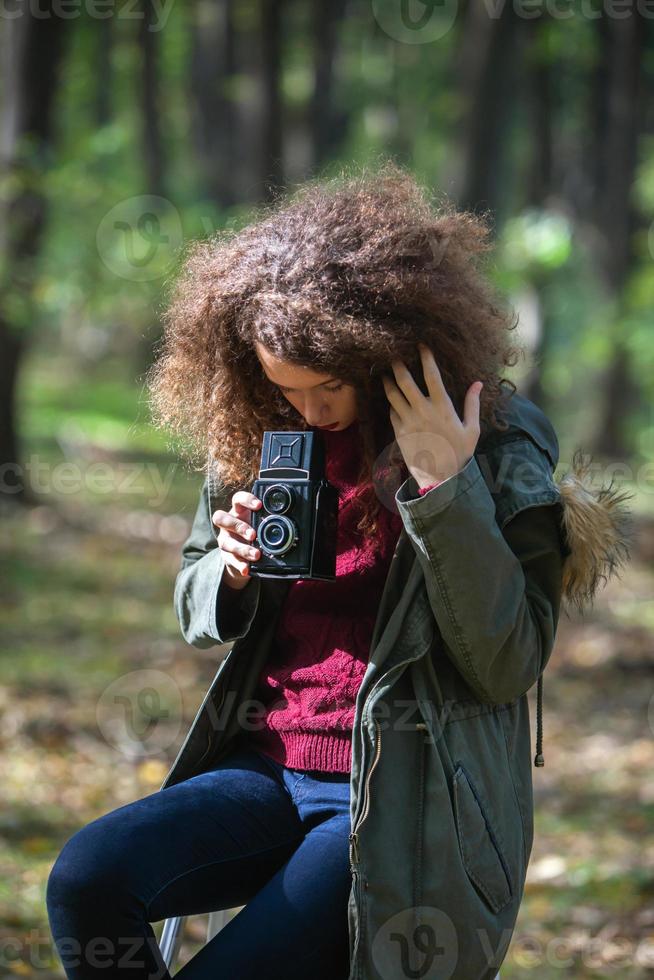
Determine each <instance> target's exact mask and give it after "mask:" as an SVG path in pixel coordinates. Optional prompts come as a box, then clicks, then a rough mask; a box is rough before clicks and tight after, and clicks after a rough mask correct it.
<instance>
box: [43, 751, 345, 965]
mask: <svg viewBox="0 0 654 980" xmlns="http://www.w3.org/2000/svg"><path fill="white" fill-rule="evenodd" d="M349 832H350V775H349V773H321V772H314V771H303V770H299V769H289V768H287V767H286V766H283V765H280V764H279V763H277V762H275V761H274V760H273V759H270V758H269V757H268V756H265V755H263V754H262V753H259V752H258V751H256V750H255V749H254V748H251V747H249V746H248V745H247V744H245V745H243V744H240V745H237V746H236V748H235V750H233V751H232V752H231V753H230V754H228V756H227V757H225V758H224V759H222V760H221V761H220V762H219V763H217V764H216V766H215V767H214V768H213V769H211V770H208V771H207V772H203V773H200V774H199V775H197V776H193V777H191V778H190V779H186V780H184V781H183V782H181V783H178V784H177V785H174V786H169V787H168V788H166V789H163V790H158V791H157V792H156V793H152V794H151V795H150V796H146V797H144V798H143V799H140V800H136V801H135V802H133V803H128V804H126V805H125V806H121V807H118V809H116V810H112V811H111V812H110V813H107V814H105V815H104V816H101V817H98V818H97V819H96V820H93V821H92V822H91V823H89V824H87V825H86V826H84V827H82V828H81V830H79V831H77V833H75V834H74V835H73V836H72V837H71V838H70V839H69V840H68V841H67V842H66V844H65V845H64V847H63V849H62V851H61V853H60V854H59V856H58V858H57V860H56V861H55V863H54V865H53V867H52V870H51V872H50V875H49V877H48V883H47V893H46V901H47V909H48V917H49V921H50V928H51V931H52V935H53V938H54V940H55V944H56V948H57V951H58V955H59V956H60V958H61V960H62V963H63V966H64V970H65V972H66V976H67V977H68V978H69V980H91V978H98V977H102V978H104V980H108V978H114V977H117V978H118V980H120V977H122V976H125V977H129V978H130V980H136V978H139V980H141V978H143V980H145V978H148V980H169V978H170V974H169V973H168V971H167V970H166V967H165V965H164V963H163V960H162V958H161V953H160V951H159V946H158V943H157V940H156V937H155V935H154V931H153V929H152V927H151V926H150V923H151V922H159V921H160V920H162V919H167V918H172V917H174V916H183V915H195V914H199V913H202V912H211V911H217V910H219V909H226V908H234V907H236V906H240V905H244V906H245V907H244V908H243V909H241V911H240V912H238V913H237V914H236V916H235V917H234V918H233V919H231V920H230V921H229V922H228V923H227V925H226V926H224V928H222V929H221V930H220V932H218V933H217V935H216V936H214V938H213V939H212V940H211V941H210V942H209V943H207V944H206V945H205V946H204V947H203V948H202V949H200V950H199V952H198V953H197V954H196V955H195V956H194V957H193V958H192V959H191V960H190V961H189V962H188V963H187V964H186V965H185V966H184V967H183V968H182V969H181V970H178V972H177V973H176V974H175V976H176V977H179V978H180V980H200V978H202V980H218V978H223V977H224V978H226V980H250V978H252V980H254V978H255V977H256V978H257V980H274V978H280V980H281V978H284V980H294V978H298V980H299V978H302V980H306V978H307V977H311V978H312V980H319V978H323V977H324V978H325V980H327V978H328V980H347V976H348V972H349V937H348V922H347V900H348V895H349V892H350V885H351V874H350V864H349V849H348V834H349Z"/></svg>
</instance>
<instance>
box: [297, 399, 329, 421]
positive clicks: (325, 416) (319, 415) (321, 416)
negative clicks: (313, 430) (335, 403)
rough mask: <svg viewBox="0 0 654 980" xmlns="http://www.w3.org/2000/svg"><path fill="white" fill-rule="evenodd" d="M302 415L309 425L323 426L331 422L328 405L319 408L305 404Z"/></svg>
mask: <svg viewBox="0 0 654 980" xmlns="http://www.w3.org/2000/svg"><path fill="white" fill-rule="evenodd" d="M302 414H303V415H304V417H305V419H306V421H307V425H322V424H323V423H324V422H329V413H328V407H327V405H322V406H318V405H313V404H311V403H307V402H305V405H304V410H303V412H302Z"/></svg>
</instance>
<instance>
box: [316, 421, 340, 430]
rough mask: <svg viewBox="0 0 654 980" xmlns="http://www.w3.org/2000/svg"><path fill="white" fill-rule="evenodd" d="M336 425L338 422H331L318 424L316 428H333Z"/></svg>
mask: <svg viewBox="0 0 654 980" xmlns="http://www.w3.org/2000/svg"><path fill="white" fill-rule="evenodd" d="M337 425H338V422H332V423H331V425H319V426H318V428H319V429H335V428H336V426H337Z"/></svg>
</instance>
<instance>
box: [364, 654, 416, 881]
mask: <svg viewBox="0 0 654 980" xmlns="http://www.w3.org/2000/svg"><path fill="white" fill-rule="evenodd" d="M420 656H422V654H420V655H419V656H417V657H410V658H409V659H408V660H404V661H402V663H399V664H395V666H394V667H391V669H390V670H389V671H387V673H386V674H384V675H383V676H382V677H381V678H380V679H379V680H378V681H377V683H376V684H375V685H374V686H373V689H372V691H371V692H370V694H369V695H368V696H369V697H370V698H372V696H373V694H374V692H375V690H376V688H377V687H378V686H379V685H380V684H381V683H382V681H386V682H388V678H389V676H390V675H391V674H392V673H394V672H395V671H396V670H399V669H400V668H402V667H406V666H407V664H409V663H412V662H413V661H415V660H419V659H420ZM373 721H374V723H375V753H374V756H373V759H372V762H371V763H370V768H369V769H368V774H367V776H366V783H365V787H364V800H363V808H362V810H361V813H360V814H359V818H358V820H357V822H356V824H355V825H354V827H353V828H352V832H351V833H350V835H349V840H350V864H352V865H354V864H358V863H359V833H358V831H359V828H360V827H361V824H362V823H363V821H364V820H365V819H366V817H367V816H368V810H369V809H370V777H371V776H372V773H373V770H374V768H375V766H376V765H377V763H378V761H379V755H380V751H381V728H380V726H379V721H378V719H377V718H375V717H374V715H373ZM353 873H354V874H357V873H358V872H356V871H354V869H353Z"/></svg>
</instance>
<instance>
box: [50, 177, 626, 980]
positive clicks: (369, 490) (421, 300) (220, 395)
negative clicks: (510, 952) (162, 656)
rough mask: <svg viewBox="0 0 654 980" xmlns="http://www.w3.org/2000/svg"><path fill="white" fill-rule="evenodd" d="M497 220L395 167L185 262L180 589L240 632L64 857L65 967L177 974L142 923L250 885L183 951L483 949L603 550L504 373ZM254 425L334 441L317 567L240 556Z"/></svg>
mask: <svg viewBox="0 0 654 980" xmlns="http://www.w3.org/2000/svg"><path fill="white" fill-rule="evenodd" d="M488 239H489V235H488V227H487V225H486V224H485V222H484V221H483V220H482V219H481V218H478V217H476V216H474V215H472V214H468V213H460V212H456V211H455V210H454V209H453V208H451V207H449V206H447V205H440V206H438V207H437V206H436V205H435V204H434V203H433V202H432V201H431V200H430V199H429V197H428V195H427V194H426V192H425V191H424V190H423V189H422V188H420V187H419V186H418V184H417V183H416V182H415V180H414V179H413V178H412V177H411V176H410V175H409V174H407V173H405V172H404V171H403V170H401V169H400V168H399V167H397V166H396V165H394V164H386V165H384V166H382V167H381V168H380V169H378V170H376V171H375V172H374V173H368V174H366V173H363V174H361V175H359V176H355V177H345V178H343V177H342V178H337V179H333V180H332V181H328V182H319V181H314V182H310V183H308V184H306V185H304V186H303V187H302V188H300V190H298V191H296V192H295V193H294V194H293V195H290V196H289V197H287V198H286V199H284V200H281V201H278V202H277V203H276V204H274V205H269V206H267V207H264V208H263V209H262V211H261V213H260V215H259V216H258V217H257V219H256V220H255V221H253V222H252V223H251V224H250V225H248V226H247V227H246V228H244V229H242V230H241V231H240V232H238V233H233V232H232V233H229V234H228V233H223V234H222V235H218V236H216V237H215V238H214V239H212V240H210V241H206V242H199V243H195V244H194V245H193V246H192V247H191V249H190V252H189V254H188V255H187V256H186V257H185V262H184V264H183V267H182V271H181V273H180V275H179V276H178V277H177V279H176V282H175V290H174V293H173V295H172V298H171V301H170V304H169V306H168V308H167V310H166V312H165V326H166V329H165V334H164V339H163V348H162V351H161V356H160V357H159V359H158V361H157V363H156V365H155V366H154V368H153V371H152V374H151V377H150V379H149V381H150V389H151V392H152V395H153V402H154V405H155V410H156V418H157V420H158V421H159V422H160V423H161V424H162V425H166V426H169V427H170V428H171V430H173V431H174V432H176V434H178V435H181V436H182V437H183V438H184V440H185V445H186V446H187V447H189V448H190V454H189V457H190V458H192V459H194V460H196V462H197V463H199V464H201V465H202V467H203V468H204V470H205V475H206V480H205V483H204V486H203V488H202V492H201V495H200V502H199V505H198V510H197V513H196V517H195V520H194V523H193V528H192V530H191V534H190V536H189V538H188V540H187V541H186V543H185V544H184V546H183V549H182V566H181V568H180V572H179V575H178V577H177V581H176V583H175V608H176V612H177V615H178V618H179V621H180V625H181V628H182V633H183V635H184V637H185V638H186V640H187V641H188V642H189V643H191V644H193V645H194V646H196V647H199V648H207V647H210V646H212V645H215V644H218V643H226V642H231V641H235V642H234V644H233V646H232V648H231V650H230V652H229V654H228V656H227V657H226V658H225V659H224V660H223V662H222V664H221V666H220V668H219V670H218V673H217V675H216V678H215V679H214V682H213V684H212V686H211V688H210V690H209V692H208V694H207V696H206V698H205V699H204V701H203V705H202V707H201V709H200V711H199V712H198V716H197V717H196V719H195V721H194V723H193V726H192V729H191V731H190V732H189V735H188V736H187V739H186V741H185V743H184V745H183V746H182V749H181V750H180V753H179V755H178V758H177V760H176V761H175V764H174V766H173V768H172V770H171V772H170V774H169V776H168V778H167V780H166V782H165V783H164V786H163V787H162V789H161V790H160V791H159V792H157V793H153V794H151V795H149V796H147V797H145V798H144V799H142V800H137V801H135V802H133V803H131V804H128V805H127V806H123V807H120V808H119V809H117V810H115V811H113V812H111V813H108V814H106V815H104V816H102V817H100V818H99V819H98V820H95V821H93V822H92V823H91V824H89V825H87V826H86V827H83V828H82V829H81V830H80V831H78V832H77V833H76V834H75V835H73V837H72V838H71V839H70V840H69V841H68V842H67V843H66V845H65V847H64V848H63V850H62V852H61V854H60V855H59V858H58V860H57V862H56V863H55V866H54V868H53V869H52V872H51V874H50V878H49V881H48V893H47V898H48V912H49V916H50V923H51V928H52V931H53V935H54V937H55V939H56V942H57V945H58V949H59V952H60V955H61V957H62V961H63V963H64V967H65V970H66V973H67V976H68V977H70V978H76V980H81V978H91V977H100V976H107V975H108V974H107V964H108V963H110V964H114V966H115V968H119V970H120V972H119V973H117V972H115V969H110V971H109V975H111V976H121V977H122V976H124V975H125V976H130V977H132V976H133V977H143V978H145V977H149V978H154V977H164V978H165V977H168V976H169V974H168V971H167V965H169V964H165V963H164V962H163V960H162V956H161V953H160V951H159V947H158V945H157V942H156V940H155V936H154V932H153V930H152V927H151V923H152V922H157V921H160V920H162V919H167V918H171V917H179V916H185V915H190V914H195V913H201V912H209V911H215V910H218V909H227V908H234V907H237V906H241V905H242V906H244V907H243V908H242V909H241V911H240V912H239V913H238V914H237V915H236V916H235V917H234V918H233V919H231V920H230V921H229V922H228V924H227V925H226V926H225V927H224V928H223V929H222V930H221V931H220V932H219V933H218V934H217V935H216V936H215V937H214V938H213V939H212V940H211V941H210V942H209V943H208V944H207V945H206V946H205V947H204V948H203V949H202V950H201V951H200V952H199V953H198V954H197V955H196V956H195V957H194V958H193V959H192V960H191V961H190V962H189V963H188V964H186V965H185V966H184V967H183V968H182V970H181V971H179V973H178V974H177V976H179V977H182V978H183V980H195V978H209V977H217V976H224V977H230V978H232V977H234V978H236V977H238V978H239V980H249V978H254V977H257V978H259V977H261V976H266V977H267V978H269V980H270V978H280V980H281V978H284V980H292V978H303V980H304V978H306V977H311V978H313V980H319V978H323V977H324V978H329V980H346V978H351V980H354V978H362V980H372V978H373V977H375V978H377V977H379V976H381V977H388V978H395V977H400V976H439V977H441V976H442V977H449V976H456V977H465V978H466V980H477V978H479V980H482V978H491V977H494V976H495V974H496V973H497V970H498V967H499V965H500V963H501V962H502V958H503V956H504V955H505V953H506V949H507V947H508V941H509V939H510V935H511V931H512V928H513V925H514V923H515V920H516V917H517V913H518V908H519V904H520V898H521V895H522V889H523V886H524V878H525V874H526V867H527V863H528V859H529V852H530V849H531V842H532V834H533V825H532V810H531V808H532V799H531V771H530V742H529V720H528V718H529V715H528V708H527V704H526V692H527V690H528V689H529V688H530V687H531V686H532V685H533V683H535V682H536V681H537V680H538V682H539V708H540V691H541V689H540V680H541V673H542V670H543V668H544V666H545V665H546V663H547V660H548V658H549V655H550V652H551V650H552V646H553V643H554V638H555V633H556V626H557V621H558V615H559V604H560V600H561V595H562V593H563V592H565V591H566V590H567V594H568V598H571V599H574V598H577V599H579V598H580V597H582V596H583V595H584V591H586V592H590V591H592V588H594V584H593V583H594V581H595V579H594V578H593V575H595V576H596V574H597V571H598V568H601V567H604V566H601V565H598V563H597V561H594V560H593V555H591V557H590V558H588V553H587V552H586V553H585V555H586V564H585V565H584V564H583V563H582V564H579V563H577V564H575V554H574V544H575V540H576V539H575V536H574V533H573V532H574V527H573V526H572V522H571V521H570V520H568V519H567V518H566V514H565V504H566V503H569V504H570V513H572V512H573V510H572V502H573V501H574V500H575V499H577V500H580V499H581V498H582V496H583V495H581V494H578V495H577V498H575V494H574V489H575V486H576V484H575V482H574V479H575V478H572V482H571V483H570V485H569V486H566V487H562V486H557V485H556V484H554V482H553V480H552V470H553V468H554V467H555V466H556V462H557V459H558V446H557V442H556V436H555V434H554V431H553V429H552V427H551V425H550V423H549V422H548V420H547V419H546V418H545V416H544V415H543V414H542V413H541V412H540V411H539V410H538V409H537V408H536V406H534V405H533V404H532V403H530V402H528V401H527V400H526V399H524V398H521V397H520V396H519V395H518V394H517V393H515V389H514V386H512V385H507V383H506V382H505V381H504V380H503V379H502V371H503V370H504V368H505V367H506V366H507V365H510V364H512V363H515V358H516V357H517V354H518V352H519V349H518V348H516V347H513V346H512V344H511V343H510V336H509V333H510V330H511V329H512V326H513V323H512V319H511V317H510V316H509V314H508V313H507V312H505V311H504V310H503V309H502V308H501V304H500V303H499V302H498V300H497V299H496V297H495V296H494V294H493V291H492V289H491V287H490V285H489V283H488V281H487V280H486V279H485V278H484V276H483V274H482V271H481V270H480V269H479V268H478V267H477V262H476V260H477V258H478V256H480V255H481V254H482V253H483V252H484V251H485V250H487V249H488V247H489V240H488ZM482 386H483V393H482ZM511 389H513V391H511ZM266 430H302V431H307V430H313V431H319V432H320V434H321V437H322V439H323V440H324V444H325V448H326V470H327V473H326V475H327V479H328V480H329V481H330V483H332V484H333V485H334V486H336V487H337V489H338V492H339V505H338V506H339V510H338V535H337V548H336V550H337V563H336V580H335V581H319V580H311V579H305V580H302V579H298V580H293V581H283V580H282V581H274V580H271V579H267V578H261V577H258V576H253V575H250V564H251V562H252V561H254V560H255V559H257V558H258V557H260V554H261V552H260V549H259V546H258V542H257V540H255V536H254V532H253V530H252V527H251V514H252V511H253V510H256V509H259V508H260V507H261V500H260V499H258V498H257V497H256V496H255V495H254V494H253V493H252V492H251V491H250V487H251V486H252V483H253V481H254V480H255V479H256V477H257V476H258V467H259V462H260V453H261V443H262V436H263V433H264V432H265V431H266ZM482 447H483V453H482V451H481V450H482ZM521 467H522V469H521ZM586 499H590V498H586ZM225 507H228V509H225ZM574 512H575V513H576V514H579V513H580V511H579V509H577V510H576V511H574ZM604 514H605V516H606V517H607V520H606V522H605V525H604V527H605V537H604V539H603V540H602V542H600V544H601V546H602V547H599V545H598V547H597V548H596V550H595V555H599V554H603V555H604V556H606V554H607V553H609V554H611V555H612V556H613V557H615V555H616V553H617V552H616V549H618V546H619V544H620V540H621V539H620V534H619V531H620V527H619V523H618V521H617V518H616V516H615V515H617V514H618V509H617V508H616V509H615V510H614V512H612V513H609V507H608V506H607V505H606V504H605V511H604ZM611 518H613V523H611ZM566 530H567V531H568V532H570V533H566ZM607 547H608V549H609V550H608V552H607ZM602 549H603V550H602ZM611 549H612V550H611ZM567 559H570V561H569V562H568V564H567V565H566V564H565V562H566V560H567ZM571 568H572V569H573V571H574V574H575V575H576V578H574V575H573V576H572V578H571V575H570V569H571ZM539 726H540V712H539ZM538 741H539V744H538V756H537V758H538V759H539V761H540V764H542V754H541V751H540V750H541V745H540V729H539V739H538ZM94 944H96V945H97V947H98V948H96V945H94ZM71 947H72V951H71ZM489 949H490V950H491V952H492V955H489ZM434 971H436V972H434Z"/></svg>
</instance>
